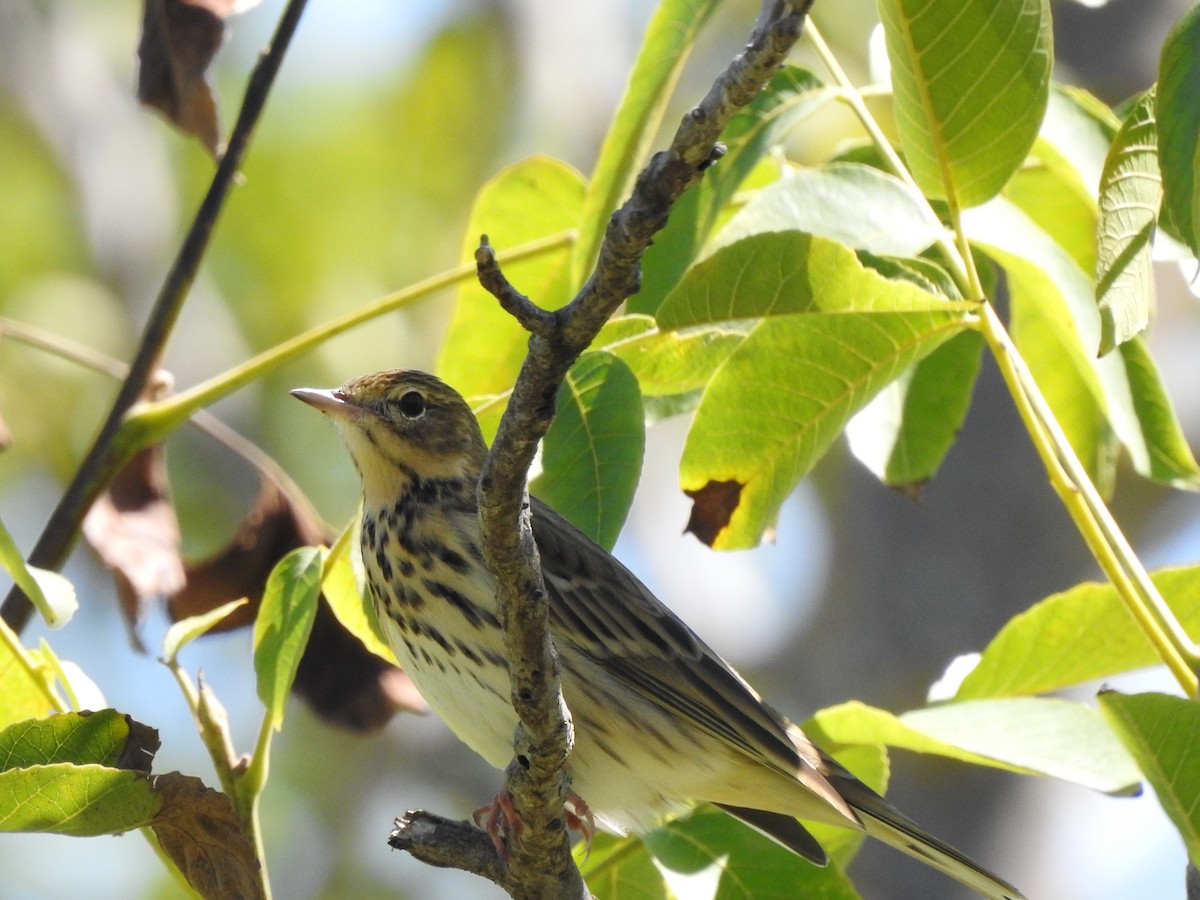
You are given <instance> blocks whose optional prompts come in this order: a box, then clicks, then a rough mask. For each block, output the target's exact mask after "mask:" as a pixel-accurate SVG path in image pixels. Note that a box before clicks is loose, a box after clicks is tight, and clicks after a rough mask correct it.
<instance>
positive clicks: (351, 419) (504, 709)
mask: <svg viewBox="0 0 1200 900" xmlns="http://www.w3.org/2000/svg"><path fill="white" fill-rule="evenodd" d="M292 394H293V395H294V396H296V397H298V398H299V399H301V400H303V401H304V402H305V403H308V404H310V405H311V406H314V407H316V408H317V409H319V410H321V412H323V413H325V414H327V415H328V416H329V417H330V418H332V419H333V421H334V422H335V423H336V425H337V426H338V429H339V430H340V431H341V434H342V437H343V438H344V439H345V442H346V445H347V446H348V448H349V450H350V455H351V456H352V457H353V459H354V464H355V466H356V467H357V468H358V472H359V474H360V475H361V476H362V483H363V500H364V504H363V521H362V557H363V563H364V564H365V568H366V572H367V580H368V583H369V586H370V591H371V594H372V596H373V598H374V601H375V608H376V610H377V611H378V613H379V619H380V622H381V623H382V626H383V631H384V633H385V634H386V635H387V638H388V642H389V643H390V644H391V647H392V649H393V650H394V651H395V653H396V656H397V658H398V659H399V660H400V662H401V663H402V664H403V666H404V668H405V669H406V670H407V671H408V673H409V675H410V676H411V677H412V679H413V681H414V682H415V684H416V685H417V687H418V689H419V690H420V691H421V694H422V695H423V696H424V697H425V699H426V700H427V701H428V703H429V705H430V707H432V708H433V710H434V711H435V712H436V713H438V715H440V716H441V717H442V718H443V719H444V720H445V721H446V724H448V725H449V726H450V728H451V730H453V731H454V733H455V734H456V735H457V736H458V737H459V738H460V739H461V740H462V741H463V742H464V743H466V744H467V746H469V747H470V748H471V749H472V750H474V751H475V752H476V753H478V754H479V755H480V756H482V757H483V758H484V759H485V760H487V761H488V762H489V763H491V764H492V765H493V766H495V767H496V768H498V769H503V768H504V767H505V766H506V765H507V764H508V762H509V760H510V759H511V758H512V753H513V732H514V729H515V727H516V724H517V719H516V713H515V712H514V711H513V709H512V706H511V705H510V702H509V676H508V666H507V662H506V660H505V656H504V636H503V633H502V631H501V627H500V623H499V620H498V618H497V609H496V596H495V583H494V581H493V579H492V576H491V574H490V573H489V572H488V570H487V567H486V565H485V564H484V560H483V555H482V552H481V550H480V533H479V518H478V516H479V507H478V502H477V500H476V483H477V481H478V478H479V473H480V468H481V466H482V465H483V462H484V458H485V456H486V453H487V448H486V445H485V444H484V440H483V435H482V434H481V432H480V430H479V425H478V423H477V422H476V421H475V417H474V415H473V414H472V413H471V410H470V408H469V407H468V406H467V404H466V402H465V401H464V400H463V398H462V397H461V396H459V395H458V394H457V393H456V392H455V391H454V390H453V389H451V388H450V387H448V386H447V385H446V384H444V383H443V382H442V381H440V380H438V379H437V378H435V377H433V376H432V375H427V374H425V373H424V372H414V371H402V370H396V371H389V372H379V373H377V374H373V375H364V376H363V377H361V378H355V379H352V380H350V381H348V382H346V383H345V384H344V385H342V386H341V387H340V388H338V389H337V390H313V389H308V388H304V389H298V390H295V391H292ZM531 502H532V521H533V534H534V538H535V540H536V542H537V545H538V549H539V551H540V554H541V560H542V568H543V572H544V575H545V581H546V587H547V590H548V591H549V595H550V631H551V637H552V638H553V641H554V645H555V647H556V649H557V651H558V656H559V662H560V665H561V668H562V684H563V695H564V697H565V699H566V702H567V706H568V707H569V708H570V710H571V714H572V717H573V719H574V724H575V747H574V750H573V751H572V755H571V757H570V760H569V762H568V767H569V769H570V773H571V783H572V788H573V790H574V792H575V793H576V794H577V795H579V796H580V797H582V798H583V800H584V801H586V805H587V807H588V808H590V810H591V811H592V812H593V813H594V814H595V816H596V817H597V818H598V819H599V820H600V821H601V822H602V823H603V824H605V825H607V826H608V827H610V828H612V829H613V830H615V831H618V832H622V833H623V832H625V831H629V830H633V831H638V830H645V829H647V828H650V827H652V826H653V825H654V824H655V823H656V822H657V821H658V820H659V819H660V818H661V817H662V816H663V815H665V814H669V813H672V812H678V811H681V810H684V809H686V808H687V807H688V806H689V805H690V804H691V803H692V802H694V801H708V802H710V803H714V804H716V805H717V806H720V807H721V808H722V809H724V810H726V811H727V812H729V813H730V814H732V815H734V816H736V817H737V818H739V819H742V820H744V821H745V822H747V823H748V824H750V825H751V826H753V827H755V828H757V829H758V830H760V831H762V832H764V833H766V834H768V835H770V836H771V837H773V838H775V839H776V840H777V841H779V842H780V843H782V844H784V845H785V846H787V847H788V848H789V849H791V850H792V851H794V852H795V853H797V854H799V855H800V856H803V857H805V858H807V859H809V860H811V861H812V862H814V863H816V864H817V865H824V864H825V862H826V856H825V852H824V850H822V848H821V846H820V844H818V843H817V841H816V840H815V839H814V838H813V837H812V836H811V835H810V834H809V833H808V832H807V831H806V830H805V829H804V828H803V827H802V826H801V825H800V824H799V823H798V822H797V821H796V819H797V818H800V819H808V820H810V821H814V822H824V823H830V824H833V825H840V826H843V827H845V828H851V829H856V830H860V831H865V832H866V833H867V834H869V835H871V836H872V837H876V838H878V839H880V840H882V841H884V842H885V843H887V844H890V845H892V846H893V847H896V848H898V849H899V850H901V851H903V852H904V853H907V854H909V855H910V856H914V857H916V858H917V859H919V860H921V861H923V862H925V863H927V864H929V865H930V866H933V867H934V868H936V869H938V870H940V871H942V872H944V873H946V874H947V875H949V876H951V877H952V878H956V879H958V880H959V881H960V882H962V883H963V884H965V885H967V886H969V887H971V888H973V889H974V890H976V891H978V892H979V893H980V894H982V895H983V896H985V897H989V898H992V900H1018V898H1020V897H1021V894H1020V893H1019V892H1018V891H1017V890H1016V889H1015V888H1013V887H1012V886H1010V885H1009V884H1007V883H1006V882H1004V881H1003V880H1001V879H1000V878H997V877H996V876H995V875H992V874H991V873H990V872H988V871H986V870H985V869H983V868H981V867H980V866H978V865H976V864H975V863H974V862H972V861H971V860H970V859H968V858H967V857H966V856H964V855H963V854H961V853H959V852H958V851H957V850H955V849H953V848H952V847H950V846H948V845H947V844H944V843H942V842H941V841H939V840H938V839H937V838H935V837H933V836H932V835H930V834H927V833H926V832H925V831H923V830H922V829H921V828H920V827H918V826H917V825H916V824H915V823H914V822H912V821H911V820H909V819H908V818H906V817H905V816H903V815H902V814H901V813H900V812H899V811H897V810H896V809H895V808H894V807H893V806H892V805H891V804H890V803H888V802H887V801H886V800H884V799H883V798H882V797H880V796H879V795H878V794H876V793H875V792H874V791H872V790H871V789H870V788H868V787H867V786H866V785H864V784H863V783H862V782H861V781H859V780H858V779H857V778H855V777H854V776H853V775H852V774H850V772H849V771H847V770H846V769H845V768H843V767H842V766H840V765H839V764H838V763H837V762H836V761H834V760H833V758H832V757H830V756H828V755H827V754H826V753H824V752H823V751H822V750H821V749H820V748H819V747H817V746H816V745H814V744H813V743H812V742H811V741H809V740H808V738H806V737H805V736H804V734H803V733H801V731H800V729H799V728H797V727H796V726H795V725H793V724H792V723H791V722H789V721H788V720H787V719H785V718H784V717H783V716H781V715H779V714H778V713H777V712H775V711H774V710H773V709H771V708H770V707H769V706H767V705H766V704H765V703H763V701H762V699H761V698H760V697H759V695H758V694H757V693H756V692H755V691H754V689H753V688H752V687H750V685H749V684H747V683H746V682H745V680H743V679H742V677H741V676H740V675H738V674H737V673H736V672H735V671H734V670H733V669H732V668H731V667H730V666H729V664H728V663H726V662H725V661H724V660H723V659H721V657H719V656H718V655H717V654H716V653H715V652H714V651H713V650H712V649H711V648H709V646H708V645H707V644H705V643H704V642H703V641H702V640H701V639H700V638H699V637H697V636H696V635H695V634H694V633H693V632H692V630H691V629H690V628H688V626H687V625H685V624H684V623H683V622H682V621H681V620H680V619H679V618H678V617H677V616H675V615H674V614H673V613H672V612H671V611H670V610H669V609H668V608H667V607H666V606H664V605H663V604H662V603H661V602H660V601H659V600H658V598H656V597H655V596H654V595H653V594H652V593H651V592H650V591H649V590H648V589H647V588H646V586H645V585H643V584H642V583H641V582H640V581H639V580H638V579H637V578H636V577H635V576H634V575H633V574H632V573H631V572H630V571H629V570H628V569H626V568H625V567H624V566H623V565H621V563H620V562H618V561H617V560H616V559H615V558H614V557H613V556H612V555H610V554H609V553H608V552H607V551H606V550H604V549H603V548H602V547H600V546H598V545H597V544H595V543H594V542H593V541H592V540H591V539H589V538H588V537H587V536H586V535H584V534H583V533H582V532H581V531H579V530H578V529H576V528H575V527H574V526H573V525H571V524H570V523H569V522H567V521H566V520H565V519H563V518H562V517H561V516H559V515H558V514H557V513H555V512H554V511H553V510H552V509H550V508H549V507H547V506H546V505H545V504H543V503H540V502H539V501H538V500H537V499H532V501H531Z"/></svg>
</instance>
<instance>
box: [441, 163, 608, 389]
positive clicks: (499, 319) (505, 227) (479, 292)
mask: <svg viewBox="0 0 1200 900" xmlns="http://www.w3.org/2000/svg"><path fill="white" fill-rule="evenodd" d="M583 187H584V186H583V179H582V177H581V176H580V175H579V173H578V172H576V171H575V170H574V169H572V168H571V167H570V166H568V165H566V164H565V163H562V162H559V161H557V160H554V159H549V158H548V157H543V156H535V157H532V158H531V159H527V160H524V161H523V162H519V163H516V164H514V165H511V166H509V167H508V168H506V169H504V170H503V171H502V172H500V173H499V174H498V175H496V177H494V178H493V179H492V180H491V181H489V182H488V183H487V184H485V185H484V186H483V188H482V189H481V190H480V192H479V195H478V197H476V199H475V206H474V208H473V209H472V210H471V217H470V220H469V221H468V223H467V229H466V232H465V236H464V239H463V259H464V260H473V259H474V258H475V250H476V248H478V246H479V237H480V235H482V234H486V235H487V236H488V238H489V240H490V241H491V244H492V246H493V247H494V248H496V249H497V250H503V249H504V248H506V247H513V246H516V245H518V244H522V243H525V242H528V241H533V240H537V239H539V238H544V237H548V236H550V235H554V234H558V233H559V232H562V231H564V230H566V229H569V228H574V227H575V226H576V224H577V223H578V221H579V208H580V203H581V202H582V200H583ZM569 254H570V249H569V248H566V247H564V248H563V249H562V250H560V251H557V252H554V253H544V254H540V255H539V256H537V257H534V258H530V259H527V260H524V261H522V262H515V263H512V264H511V265H507V266H505V268H504V274H505V276H506V277H507V278H508V280H509V282H511V283H512V284H513V285H514V286H515V287H516V288H517V290H519V291H521V293H523V294H525V295H526V296H528V297H529V298H530V299H531V300H532V301H533V302H534V303H536V304H537V305H538V306H540V307H542V308H543V309H558V308H559V307H560V306H562V305H563V304H564V303H566V302H567V301H568V300H569V299H570V291H569V286H568V282H567V271H566V266H567V260H568V257H569ZM528 341H529V334H528V332H526V331H525V329H523V328H522V327H521V326H520V325H519V324H517V321H516V320H515V319H514V318H513V317H512V316H510V315H509V314H508V313H506V312H505V311H504V310H503V309H501V307H500V304H499V303H498V302H497V301H496V298H495V297H493V296H492V295H491V294H489V293H488V292H487V291H485V290H484V289H483V288H482V287H481V286H480V285H479V283H478V282H477V281H476V280H475V279H471V280H470V281H467V282H465V283H464V284H463V287H462V288H461V289H460V290H459V293H458V302H457V304H456V305H455V307H454V316H453V318H452V319H451V321H450V326H449V329H448V331H447V333H446V338H445V340H444V341H443V342H442V346H441V349H440V350H439V352H438V361H437V370H438V374H439V375H441V377H442V378H444V379H445V380H446V381H447V382H449V383H450V384H453V385H454V386H455V388H456V389H457V390H458V391H459V392H460V393H462V394H463V395H464V396H478V395H482V394H496V393H500V392H501V391H506V390H508V389H509V388H510V387H512V383H513V381H515V380H516V377H517V372H518V371H519V369H520V367H521V361H522V360H523V359H524V358H525V349H526V345H527V344H528Z"/></svg>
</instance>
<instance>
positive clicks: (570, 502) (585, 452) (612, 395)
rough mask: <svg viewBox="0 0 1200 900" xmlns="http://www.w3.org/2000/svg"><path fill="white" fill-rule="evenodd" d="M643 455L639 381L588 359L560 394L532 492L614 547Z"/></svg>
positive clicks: (603, 359) (622, 369) (613, 362)
mask: <svg viewBox="0 0 1200 900" xmlns="http://www.w3.org/2000/svg"><path fill="white" fill-rule="evenodd" d="M645 450H646V427H645V422H644V419H643V416H642V398H641V394H640V393H639V392H638V383H637V379H636V378H635V377H634V375H633V373H632V372H631V371H630V370H629V367H628V366H626V365H625V364H624V363H623V362H621V360H620V359H619V358H617V357H616V356H612V355H611V354H608V353H599V352H591V353H585V354H584V355H583V356H582V357H580V359H579V361H578V362H577V363H575V365H574V366H572V367H571V370H570V371H569V372H568V373H567V377H566V379H565V380H564V381H563V385H562V388H561V389H560V390H559V392H558V413H557V416H556V417H555V420H554V424H553V425H552V426H551V428H550V431H549V433H548V434H547V435H546V439H545V441H544V442H543V444H542V473H541V474H540V475H539V476H538V477H537V479H536V480H535V481H534V482H533V484H531V485H530V492H531V493H533V494H536V495H537V496H538V497H540V498H541V499H542V500H544V501H546V502H547V503H549V504H550V505H551V506H552V507H554V508H555V509H556V510H558V512H559V513H561V514H562V515H563V516H564V517H566V519H567V520H568V521H570V522H571V523H572V524H574V525H575V526H576V527H577V528H579V529H580V530H581V531H583V532H584V533H585V534H587V535H588V536H589V537H591V538H592V540H594V541H596V542H597V543H598V544H600V545H601V546H602V547H607V548H611V547H612V546H613V544H615V543H616V542H617V535H618V534H620V532H621V526H622V525H624V524H625V517H626V515H628V513H629V506H630V504H631V503H633V494H634V491H635V490H636V489H637V483H638V478H639V477H640V475H641V471H642V457H643V456H644V455H645Z"/></svg>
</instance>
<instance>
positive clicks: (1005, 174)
mask: <svg viewBox="0 0 1200 900" xmlns="http://www.w3.org/2000/svg"><path fill="white" fill-rule="evenodd" d="M878 6H879V15H880V19H881V20H882V22H883V30H884V35H885V38H886V42H887V52H888V59H889V60H890V61H891V66H892V89H893V93H894V98H895V108H896V124H897V126H898V128H899V130H900V142H901V144H902V146H903V148H904V152H905V156H906V157H907V160H908V163H909V166H910V167H911V169H912V173H913V175H914V177H915V178H916V180H917V184H919V185H920V186H921V190H922V191H924V192H925V194H926V195H928V196H930V197H935V198H939V199H947V198H955V199H956V200H957V205H958V206H960V207H968V206H974V205H976V204H979V203H983V202H984V201H986V200H988V199H990V198H991V197H993V196H995V195H996V194H997V193H998V192H999V191H1000V189H1001V188H1003V187H1004V184H1005V182H1006V181H1008V179H1009V178H1010V177H1011V176H1012V174H1013V173H1014V172H1015V171H1016V170H1017V167H1018V166H1020V165H1021V163H1022V162H1023V161H1024V159H1025V157H1026V155H1027V154H1028V152H1029V149H1030V147H1032V146H1033V142H1034V139H1035V138H1036V137H1037V133H1038V127H1039V125H1040V124H1041V121H1042V114H1043V113H1044V112H1045V109H1046V98H1047V94H1048V91H1049V86H1050V69H1051V66H1052V62H1053V60H1052V47H1053V41H1052V35H1051V30H1050V4H1049V0H956V2H954V3H945V2H942V0H878Z"/></svg>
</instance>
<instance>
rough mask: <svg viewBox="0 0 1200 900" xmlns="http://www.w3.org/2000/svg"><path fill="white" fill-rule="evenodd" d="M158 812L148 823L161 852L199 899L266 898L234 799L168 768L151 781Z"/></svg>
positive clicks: (252, 851) (248, 899)
mask: <svg viewBox="0 0 1200 900" xmlns="http://www.w3.org/2000/svg"><path fill="white" fill-rule="evenodd" d="M154 789H155V791H156V792H157V793H159V794H160V795H161V796H162V798H163V806H162V811H161V812H160V813H159V814H158V816H157V817H155V819H154V821H153V822H152V823H151V825H150V827H151V828H153V829H154V835H155V837H157V838H158V843H159V845H160V846H161V847H162V849H163V852H164V853H166V854H167V856H169V857H170V858H171V860H172V861H173V862H174V863H175V865H176V866H177V867H178V868H179V871H180V872H182V873H183V875H184V877H185V878H187V880H188V884H190V885H191V886H192V887H193V888H194V889H195V890H196V891H197V892H198V893H199V894H200V895H201V896H202V897H206V898H210V897H211V898H214V900H216V898H220V900H226V898H231V897H237V898H244V900H255V898H259V897H265V893H264V891H263V885H262V878H261V876H260V874H259V870H260V868H261V866H260V864H259V861H258V857H257V856H256V855H255V853H254V845H253V843H252V842H251V841H250V838H249V836H248V835H247V834H246V828H245V823H243V822H242V818H241V816H239V815H238V813H237V810H236V809H234V806H233V801H231V800H230V799H229V797H227V796H226V795H225V794H222V793H221V792H220V791H215V790H213V789H212V788H210V787H207V786H206V785H205V784H204V782H202V781H201V780H200V779H199V778H193V777H192V776H190V775H182V774H180V773H179V772H169V773H167V774H166V775H160V776H158V778H156V779H155V780H154Z"/></svg>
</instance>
